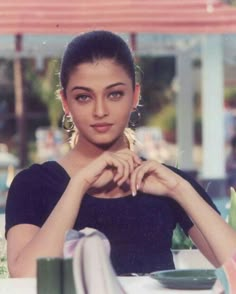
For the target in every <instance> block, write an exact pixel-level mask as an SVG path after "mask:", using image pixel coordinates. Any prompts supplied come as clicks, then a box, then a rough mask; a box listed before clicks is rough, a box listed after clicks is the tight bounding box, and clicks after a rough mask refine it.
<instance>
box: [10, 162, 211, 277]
mask: <svg viewBox="0 0 236 294" xmlns="http://www.w3.org/2000/svg"><path fill="white" fill-rule="evenodd" d="M168 167H169V168H170V169H172V170H174V171H175V172H176V173H178V174H179V175H181V176H182V177H184V178H185V179H187V180H188V181H189V182H190V183H191V184H192V186H193V187H194V188H195V189H196V190H197V192H198V193H199V194H200V195H201V196H202V197H203V198H204V199H205V200H206V201H207V202H208V203H209V204H210V205H211V206H213V207H214V208H215V209H216V207H215V205H214V204H213V202H212V201H211V199H210V197H209V196H208V195H207V193H206V192H205V191H204V189H203V188H202V187H201V186H200V185H199V184H198V183H197V182H196V181H194V180H193V179H191V178H190V177H189V176H187V175H186V174H185V173H183V172H182V171H180V170H178V169H176V168H173V167H170V166H168ZM69 181H70V177H69V175H68V174H67V172H66V171H65V170H64V169H63V167H62V166H61V165H59V164H58V163H57V162H55V161H48V162H46V163H44V164H41V165H40V164H33V165H32V166H31V167H29V168H28V169H25V170H23V171H21V172H20V173H18V174H17V175H16V177H15V178H14V180H13V182H12V185H11V187H10V189H9V194H8V198H7V205H6V236H7V232H8V230H9V229H10V228H11V227H13V226H14V225H17V224H33V225H36V226H38V227H41V226H42V225H43V223H44V222H45V221H46V219H47V217H48V216H49V214H50V213H51V211H52V210H53V208H54V207H55V205H56V203H57V202H58V200H59V198H60V197H61V195H62V194H63V192H64V190H65V189H66V186H67V185H68V182H69ZM186 197H187V195H186ZM61 217H62V218H65V217H66V216H65V215H62V216H61ZM177 223H179V225H180V226H181V227H182V228H183V230H184V231H185V233H188V231H189V229H190V228H191V227H192V225H193V224H192V222H191V220H190V219H189V217H188V216H187V215H186V213H185V212H184V210H183V209H182V208H181V207H180V206H179V205H178V204H177V202H175V201H174V200H172V199H170V198H168V197H165V196H164V197H158V196H155V195H150V194H144V193H141V192H138V194H137V196H136V197H133V196H132V195H130V196H125V197H120V198H111V199H110V198H109V199H107V198H96V197H94V196H91V195H89V194H85V196H84V198H83V200H82V203H81V208H80V211H79V214H78V217H77V219H76V222H75V225H74V229H76V230H80V229H83V228H85V227H92V228H95V229H97V230H99V231H101V232H103V233H104V234H105V235H106V236H107V238H108V239H109V241H110V243H111V260H112V263H113V266H114V268H115V270H116V272H117V274H122V273H129V272H140V273H141V272H151V271H157V270H164V269H173V268H174V263H173V258H172V254H171V251H170V248H171V241H172V233H173V230H174V228H175V226H176V224H177ZM55 229H56V228H55Z"/></svg>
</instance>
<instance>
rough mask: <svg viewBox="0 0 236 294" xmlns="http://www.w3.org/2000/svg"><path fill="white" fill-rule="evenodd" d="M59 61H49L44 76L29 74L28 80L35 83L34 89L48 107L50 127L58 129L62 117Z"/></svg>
mask: <svg viewBox="0 0 236 294" xmlns="http://www.w3.org/2000/svg"><path fill="white" fill-rule="evenodd" d="M58 72H59V60H58V59H49V60H48V61H47V65H46V69H45V72H44V73H43V74H41V75H40V76H37V73H35V72H34V73H33V74H32V72H28V78H29V79H30V80H31V82H32V83H33V89H34V91H35V92H36V93H37V95H38V96H39V97H40V99H41V101H42V102H43V103H44V105H45V106H46V107H47V111H48V117H49V121H50V126H51V127H52V128H57V127H58V123H59V121H60V119H61V117H62V107H61V102H60V100H59V99H58V97H57V90H58Z"/></svg>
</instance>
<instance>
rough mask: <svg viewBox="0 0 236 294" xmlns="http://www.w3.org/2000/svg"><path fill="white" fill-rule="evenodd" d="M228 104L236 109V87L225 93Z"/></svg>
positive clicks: (229, 88) (228, 89)
mask: <svg viewBox="0 0 236 294" xmlns="http://www.w3.org/2000/svg"><path fill="white" fill-rule="evenodd" d="M224 96H225V102H226V104H228V105H230V106H232V107H236V87H235V86H234V87H228V88H226V89H225V92H224Z"/></svg>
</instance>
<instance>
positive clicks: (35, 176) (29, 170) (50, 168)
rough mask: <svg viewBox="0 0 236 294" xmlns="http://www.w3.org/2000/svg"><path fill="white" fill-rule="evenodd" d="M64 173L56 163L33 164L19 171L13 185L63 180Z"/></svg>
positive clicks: (65, 174)
mask: <svg viewBox="0 0 236 294" xmlns="http://www.w3.org/2000/svg"><path fill="white" fill-rule="evenodd" d="M67 176H68V175H67V173H66V171H65V170H64V169H63V167H62V166H60V165H59V164H58V163H57V162H56V161H46V162H44V163H34V164H32V165H30V166H28V167H26V168H24V169H22V170H20V171H19V172H18V173H17V174H16V176H15V178H14V180H13V183H18V184H19V183H22V184H24V183H29V182H30V183H33V182H35V181H37V182H38V181H41V180H43V179H48V180H49V179H50V178H58V177H59V178H65V177H67Z"/></svg>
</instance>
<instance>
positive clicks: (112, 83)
mask: <svg viewBox="0 0 236 294" xmlns="http://www.w3.org/2000/svg"><path fill="white" fill-rule="evenodd" d="M138 99H139V86H138V85H137V86H136V87H135V90H134V89H133V87H132V81H131V79H130V77H129V76H128V74H127V73H126V71H125V70H124V69H123V67H122V66H120V65H118V64H117V63H115V62H114V61H113V60H111V59H102V60H97V61H94V62H92V63H82V64H80V65H78V66H76V67H75V69H74V71H73V72H72V73H71V75H70V78H69V81H68V85H67V88H66V98H65V97H64V98H63V97H62V101H63V107H64V111H65V113H70V114H71V116H72V118H73V121H74V124H75V125H76V127H77V129H78V130H79V143H82V142H90V143H92V144H95V145H110V144H112V143H114V142H117V141H119V140H123V132H124V129H125V127H126V126H127V124H128V121H129V117H130V113H131V112H132V110H133V108H135V107H136V105H137V103H138Z"/></svg>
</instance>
